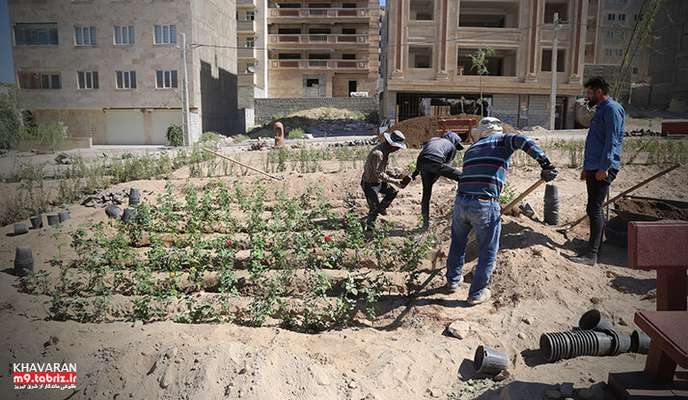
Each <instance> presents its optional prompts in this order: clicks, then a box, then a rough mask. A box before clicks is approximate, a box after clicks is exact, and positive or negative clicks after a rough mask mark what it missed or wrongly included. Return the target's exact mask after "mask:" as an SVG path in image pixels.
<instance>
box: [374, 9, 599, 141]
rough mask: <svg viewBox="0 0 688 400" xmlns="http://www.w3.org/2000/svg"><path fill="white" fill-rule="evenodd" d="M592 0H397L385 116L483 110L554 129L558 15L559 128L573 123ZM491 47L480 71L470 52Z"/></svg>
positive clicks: (390, 18)
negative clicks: (481, 101) (551, 110)
mask: <svg viewBox="0 0 688 400" xmlns="http://www.w3.org/2000/svg"><path fill="white" fill-rule="evenodd" d="M587 12H588V1H587V0H569V1H566V0H520V1H518V0H481V1H477V0H473V1H469V0H391V1H388V2H387V5H386V10H385V17H386V23H385V29H386V32H385V35H386V37H387V44H386V46H385V48H386V55H385V57H386V65H387V66H386V71H385V91H384V94H383V100H382V103H383V115H384V116H385V117H386V118H392V119H399V120H403V119H407V118H411V117H415V116H418V115H421V114H423V113H424V112H427V111H426V107H424V106H423V105H422V104H425V105H430V109H431V110H432V112H433V113H434V112H436V111H442V110H443V111H442V112H445V113H446V112H449V113H451V114H458V113H461V112H478V113H479V112H480V107H479V104H476V102H478V99H479V94H480V92H481V89H482V92H483V94H484V99H485V101H484V104H483V108H484V112H485V114H489V115H493V116H496V117H499V118H501V119H502V120H504V121H507V122H509V123H511V124H513V125H516V126H534V125H541V126H548V125H549V108H550V107H549V103H550V101H549V95H550V88H551V82H552V71H551V69H552V68H551V65H552V47H553V40H552V39H553V36H554V24H553V20H554V14H555V13H558V15H559V19H560V22H561V25H560V29H559V32H558V37H559V41H558V51H557V65H556V72H555V73H556V74H557V80H558V85H557V96H558V97H557V102H556V108H557V109H556V116H557V118H556V126H557V127H559V128H563V127H573V126H574V104H575V98H576V96H577V95H579V94H580V93H581V91H582V89H581V84H582V75H583V56H584V44H585V43H584V38H585V32H586V23H587V18H586V16H587ZM485 48H491V49H493V50H494V55H493V56H490V57H488V58H487V69H488V72H487V74H485V75H484V76H482V77H481V76H479V75H478V74H477V72H476V70H475V69H474V68H473V65H472V62H471V55H475V54H476V52H477V51H478V50H479V49H485Z"/></svg>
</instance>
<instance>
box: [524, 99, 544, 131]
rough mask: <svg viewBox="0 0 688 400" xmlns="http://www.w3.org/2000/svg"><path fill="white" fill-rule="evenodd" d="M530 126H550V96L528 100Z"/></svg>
mask: <svg viewBox="0 0 688 400" xmlns="http://www.w3.org/2000/svg"><path fill="white" fill-rule="evenodd" d="M528 125H530V126H536V125H537V126H542V127H545V128H546V127H548V126H549V96H530V98H529V99H528Z"/></svg>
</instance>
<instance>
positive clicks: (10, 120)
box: [0, 93, 22, 149]
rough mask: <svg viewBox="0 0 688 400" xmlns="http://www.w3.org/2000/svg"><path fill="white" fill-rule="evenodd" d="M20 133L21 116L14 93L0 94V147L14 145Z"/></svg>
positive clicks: (5, 147)
mask: <svg viewBox="0 0 688 400" xmlns="http://www.w3.org/2000/svg"><path fill="white" fill-rule="evenodd" d="M21 135H22V118H21V113H20V112H19V110H18V109H17V102H16V98H15V96H14V94H13V93H4V94H0V149H9V148H10V147H12V146H14V145H16V144H17V142H18V141H19V139H20V138H21Z"/></svg>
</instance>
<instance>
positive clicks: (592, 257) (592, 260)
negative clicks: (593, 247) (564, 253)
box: [569, 254, 597, 267]
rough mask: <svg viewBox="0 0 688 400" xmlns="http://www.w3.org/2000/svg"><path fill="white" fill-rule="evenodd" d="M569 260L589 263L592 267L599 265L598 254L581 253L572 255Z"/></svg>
mask: <svg viewBox="0 0 688 400" xmlns="http://www.w3.org/2000/svg"><path fill="white" fill-rule="evenodd" d="M569 260H571V261H573V262H575V263H577V264H583V265H589V266H591V267H594V266H595V265H597V255H596V254H579V255H577V256H573V257H570V258H569Z"/></svg>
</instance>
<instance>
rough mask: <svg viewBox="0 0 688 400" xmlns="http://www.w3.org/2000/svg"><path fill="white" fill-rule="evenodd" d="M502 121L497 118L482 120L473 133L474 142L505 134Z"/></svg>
mask: <svg viewBox="0 0 688 400" xmlns="http://www.w3.org/2000/svg"><path fill="white" fill-rule="evenodd" d="M503 132H504V129H503V128H502V121H500V120H499V119H498V118H495V117H485V118H483V119H481V120H480V123H479V124H478V126H477V127H476V128H473V130H472V131H471V136H472V137H473V140H478V139H481V138H484V137H486V136H490V135H493V134H495V133H503Z"/></svg>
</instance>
